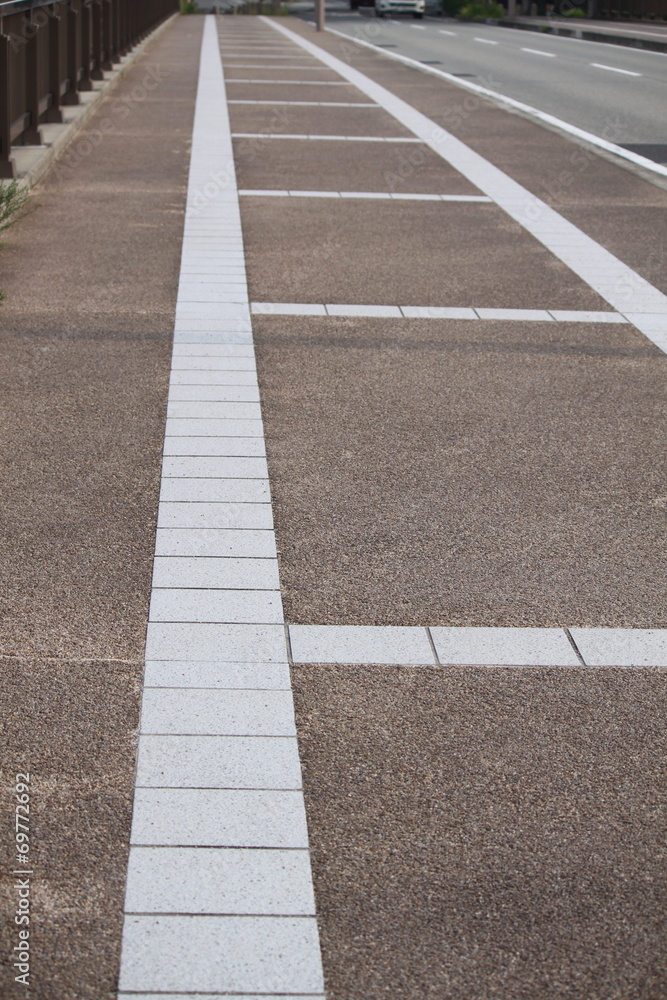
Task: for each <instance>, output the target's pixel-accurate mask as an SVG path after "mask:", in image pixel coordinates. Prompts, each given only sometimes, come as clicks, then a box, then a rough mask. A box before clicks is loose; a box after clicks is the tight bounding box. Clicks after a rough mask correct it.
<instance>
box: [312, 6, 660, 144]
mask: <svg viewBox="0 0 667 1000" xmlns="http://www.w3.org/2000/svg"><path fill="white" fill-rule="evenodd" d="M330 26H331V27H334V28H336V29H337V30H338V31H342V32H345V33H346V34H349V35H350V36H351V37H353V38H361V39H363V40H364V41H367V42H371V43H373V44H375V45H378V46H379V47H381V48H383V49H384V50H385V51H387V52H397V53H399V54H400V55H404V56H409V57H410V58H411V59H417V60H419V61H421V62H424V63H429V64H431V65H433V66H434V67H436V68H438V69H441V70H443V71H444V72H446V73H451V74H454V75H460V76H461V77H465V79H469V80H471V81H472V82H474V83H477V84H480V85H482V86H484V87H487V88H489V89H490V90H493V91H496V92H497V93H499V94H502V95H503V96H506V97H511V98H513V99H514V100H518V101H523V102H525V103H526V104H529V105H531V106H532V107H535V108H537V109H539V110H540V111H544V112H547V113H548V114H551V115H555V116H556V117H558V118H561V119H563V120H564V121H566V122H568V123H569V124H572V125H576V126H577V127H579V128H582V129H585V130H586V131H588V132H591V133H593V134H594V135H596V136H599V137H600V138H603V139H606V140H607V141H609V142H614V143H616V144H618V145H634V144H642V145H644V144H651V145H656V146H663V147H664V148H663V150H655V151H643V152H642V155H645V156H646V155H648V156H649V157H650V158H652V159H656V161H657V162H665V160H667V115H665V99H666V97H667V55H665V54H663V53H657V52H646V51H641V50H639V49H624V48H622V47H620V46H618V45H606V44H602V43H598V42H583V41H579V40H577V39H571V38H561V37H557V36H550V35H546V34H544V35H538V34H534V33H529V32H520V31H516V32H515V31H507V30H504V29H500V28H498V27H495V26H494V25H486V24H461V23H458V22H453V21H452V22H449V21H441V20H427V21H426V22H425V23H424V24H415V23H413V22H412V20H408V19H402V20H400V21H398V20H392V21H384V20H382V21H380V20H378V19H375V18H372V17H369V16H368V15H367V14H365V13H364V14H361V15H355V14H350V15H349V17H346V16H337V17H335V19H332V20H331V22H330ZM443 124H444V125H445V127H446V122H443Z"/></svg>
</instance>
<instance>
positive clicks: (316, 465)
mask: <svg viewBox="0 0 667 1000" xmlns="http://www.w3.org/2000/svg"><path fill="white" fill-rule="evenodd" d="M315 43H316V44H315ZM148 62H150V63H151V65H154V66H157V67H158V76H159V79H160V84H159V87H157V88H156V89H155V90H154V91H152V92H151V93H150V95H148V96H146V95H144V99H142V101H141V102H136V101H135V102H132V96H131V95H132V88H133V85H134V83H135V82H136V81H134V77H133V74H135V75H137V79H141V78H142V76H141V74H145V69H146V64H147V63H148ZM125 97H127V98H129V100H126V101H124V98H125ZM464 99H466V95H464V94H463V92H462V91H460V90H459V89H458V88H456V87H455V86H452V85H451V84H449V83H447V82H444V81H440V80H436V79H434V78H433V77H430V76H426V75H424V74H422V73H420V72H419V71H417V70H415V69H412V68H409V67H407V66H397V65H396V64H395V63H391V62H389V61H388V60H386V59H384V58H383V57H382V56H381V55H379V54H377V53H373V52H369V51H368V50H360V49H357V48H355V47H354V46H351V45H349V43H348V42H347V41H345V40H341V39H340V38H336V37H334V36H332V35H323V36H317V37H316V36H315V34H314V33H313V31H312V28H311V27H310V26H309V25H306V24H304V23H302V22H298V21H294V20H286V19H276V20H274V21H271V20H268V19H259V18H235V19H232V18H221V19H219V20H218V22H217V24H216V21H215V19H213V18H182V19H180V20H179V21H177V22H176V23H175V24H174V25H173V26H172V27H170V28H169V29H168V30H167V31H166V32H165V33H164V34H163V35H162V36H161V37H160V38H159V39H158V40H157V41H156V42H155V43H154V45H153V46H151V47H149V49H148V50H147V51H146V53H145V54H144V55H143V56H142V57H141V59H140V60H139V61H138V63H137V66H136V68H135V69H133V70H132V71H131V72H130V73H129V74H128V76H127V78H126V79H125V80H124V81H123V82H122V83H121V84H119V86H118V89H117V91H116V92H115V93H114V95H113V98H112V99H111V100H110V101H108V102H106V105H103V106H102V107H101V109H100V111H99V116H104V115H107V116H109V117H111V118H112V120H113V121H114V129H112V130H109V131H107V133H106V135H105V138H104V140H103V142H102V143H101V144H99V145H97V146H94V145H93V148H92V149H91V150H90V151H89V153H88V154H87V155H85V156H81V157H80V158H79V160H77V161H76V162H74V163H73V165H70V166H68V167H67V168H64V169H60V170H58V169H56V170H54V171H52V173H51V174H50V175H49V176H48V178H47V179H46V181H45V183H43V184H42V185H41V186H40V187H39V188H38V189H37V190H36V192H35V196H34V201H35V203H36V206H37V207H36V211H35V212H34V213H33V214H32V215H31V216H29V217H28V218H27V219H25V220H23V221H22V222H21V223H20V225H19V226H18V227H17V228H16V230H14V231H13V233H12V236H11V239H10V242H9V243H8V245H7V247H6V248H4V249H3V250H2V264H3V279H2V288H3V291H5V293H6V294H7V300H6V302H5V303H4V304H3V306H2V310H3V314H2V315H3V320H4V322H3V331H4V332H3V355H4V358H5V364H4V366H3V382H4V384H5V400H6V405H5V407H4V410H3V423H4V430H5V442H6V447H5V448H4V449H3V459H2V460H3V463H4V466H5V468H4V470H3V479H4V482H5V489H6V496H7V497H8V500H9V502H8V503H6V504H5V505H4V510H3V528H2V530H3V551H4V552H5V553H6V557H5V560H4V562H3V567H2V572H3V597H4V601H5V614H4V616H3V624H2V646H1V647H0V648H1V650H2V659H3V664H2V667H3V676H4V678H5V685H4V690H5V702H6V710H5V717H6V720H7V725H6V738H7V745H6V750H5V752H4V754H3V762H4V764H5V765H6V768H5V781H4V784H5V787H6V788H7V789H11V787H12V786H13V783H14V780H15V776H16V774H18V773H24V772H26V771H29V773H30V785H31V792H32V813H31V833H30V836H31V851H30V864H31V868H30V872H31V873H32V874H31V875H30V880H31V907H32V909H31V925H30V926H31V938H30V948H31V956H32V957H31V960H30V982H31V987H30V989H29V991H28V992H27V993H26V990H25V987H23V986H22V985H20V984H16V983H14V982H12V980H13V975H14V973H13V970H12V968H11V959H8V958H7V956H9V955H10V954H11V953H12V949H13V947H14V945H15V944H16V942H17V939H16V926H15V925H14V924H13V922H12V921H11V920H10V922H9V923H8V925H7V927H6V934H5V938H4V941H3V963H4V964H5V970H4V971H5V974H7V976H8V987H7V995H8V996H9V997H13V996H21V995H28V996H35V997H39V998H42V997H44V998H50V997H53V996H58V997H59V998H60V997H62V998H68V1000H69V998H70V997H71V998H95V1000H99V998H109V1000H111V998H112V997H116V995H119V996H120V997H122V998H124V1000H129V998H130V997H143V998H144V1000H156V998H157V997H158V996H160V997H170V998H171V1000H185V998H186V997H187V998H194V997H199V998H202V997H204V998H209V1000H210V998H212V997H223V996H224V997H227V998H228V1000H229V998H232V997H234V998H240V997H245V1000H257V998H258V997H260V996H261V997H264V998H269V997H277V996H281V997H291V998H296V997H299V998H301V1000H309V998H310V1000H312V998H314V997H316V996H320V997H321V996H322V995H323V994H326V996H328V997H329V998H330V1000H353V998H354V1000H356V998H358V997H361V996H363V997H364V998H370V1000H375V998H378V1000H379V998H384V997H389V996H391V997H392V998H394V997H395V998H406V1000H407V998H409V1000H413V998H414V1000H416V998H423V997H433V998H436V997H437V998H439V1000H440V998H452V1000H454V998H455V1000H464V998H465V1000H470V998H476V997H479V998H482V997H498V998H503V1000H504V998H509V997H511V998H519V997H525V998H527V1000H528V998H530V1000H533V998H535V997H544V998H549V1000H551V998H554V1000H556V998H558V1000H560V998H563V1000H572V998H577V1000H578V998H581V1000H591V998H600V1000H612V998H617V1000H630V998H633V1000H634V998H642V1000H644V998H646V1000H655V998H658V997H661V996H665V995H667V992H666V991H667V986H666V983H667V977H666V975H665V972H666V970H665V967H664V947H663V946H664V940H661V931H660V927H661V923H660V913H661V905H664V866H663V864H662V861H661V858H662V853H661V850H662V849H661V846H660V835H661V829H662V826H663V823H662V822H661V816H664V784H663V783H662V779H661V765H662V760H663V755H664V742H665V740H664V708H665V705H664V702H665V675H664V667H665V666H667V656H666V652H665V631H664V630H665V626H666V624H667V623H666V622H665V612H664V607H665V602H664V512H665V509H666V507H667V499H666V498H665V494H666V493H667V489H666V488H665V480H664V433H663V429H664V415H665V393H664V378H663V377H662V376H663V372H664V349H665V346H666V345H667V297H666V295H665V293H666V292H667V277H666V269H665V267H664V261H665V248H664V232H665V213H666V209H667V193H665V191H664V190H662V189H660V188H658V187H655V186H653V185H651V184H649V183H648V182H646V181H645V180H642V179H640V178H638V177H637V176H635V175H634V174H632V173H631V172H630V171H629V170H627V169H625V168H623V167H620V166H617V165H614V164H611V163H609V162H607V161H605V160H602V159H599V158H598V157H596V156H595V154H593V153H590V152H588V151H582V150H581V149H579V148H577V147H575V146H573V145H571V144H569V143H568V142H567V141H566V140H565V139H564V138H562V137H560V136H557V135H555V134H554V133H551V132H548V131H545V130H543V129H542V128H540V127H539V126H538V125H536V124H533V123H531V122H528V121H526V120H524V119H520V118H517V117H516V116H513V115H511V114H509V113H507V112H504V111H501V110H500V109H498V108H497V107H495V106H493V105H491V104H487V103H486V102H484V101H483V100H480V99H475V100H474V106H470V105H468V106H467V108H466V115H465V116H460V117H461V123H460V126H459V127H458V128H457V130H456V134H455V135H451V134H450V133H444V132H443V130H442V129H441V128H440V127H439V125H438V117H439V116H441V115H443V114H447V115H448V117H449V118H450V120H451V113H452V111H453V110H454V109H456V108H457V107H460V106H461V105H462V102H463V100H464ZM125 108H128V109H129V111H128V113H127V114H125V113H124V109H125ZM94 129H95V120H93V121H92V122H91V135H92V134H93V130H94ZM91 145H92V144H91ZM86 148H87V147H86ZM565 172H567V173H568V174H569V175H570V176H572V175H573V174H574V177H575V179H574V181H573V182H571V183H570V182H569V181H568V182H566V181H565V180H564V179H563V177H564V173H565ZM26 276H29V280H27V279H26ZM172 340H173V353H172V348H171V344H172ZM165 417H166V425H165ZM267 462H268V465H267ZM151 573H152V576H151ZM144 662H145V664H146V666H145V672H143V673H142V671H143V666H144ZM142 682H143V696H142ZM142 698H143V704H142V707H141V721H139V720H140V705H141V703H142ZM138 726H139V727H140V734H141V735H140V738H139V744H138V758H137V744H136V732H137V728H138ZM299 758H300V763H299ZM135 764H136V770H135ZM301 772H302V774H303V780H302V777H301ZM133 785H134V790H133ZM133 801H134V813H133V818H132V803H133ZM3 809H4V810H6V815H7V817H8V822H11V823H12V824H13V819H12V818H11V817H12V816H13V810H14V802H13V801H12V800H11V796H10V795H9V793H8V795H7V796H6V800H5V802H3ZM12 828H13V827H12ZM6 829H9V826H7V827H6ZM12 863H13V862H12ZM12 870H13V869H12ZM5 890H6V898H7V909H6V912H7V913H8V914H13V912H14V909H15V907H16V889H15V888H14V881H13V880H12V879H11V878H9V879H8V880H7V881H6V882H5ZM661 901H662V902H661ZM118 990H120V993H119V994H117V991H118Z"/></svg>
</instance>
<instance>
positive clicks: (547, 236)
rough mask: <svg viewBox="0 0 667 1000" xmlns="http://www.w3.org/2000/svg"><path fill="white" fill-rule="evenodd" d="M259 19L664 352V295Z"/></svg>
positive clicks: (334, 63)
mask: <svg viewBox="0 0 667 1000" xmlns="http://www.w3.org/2000/svg"><path fill="white" fill-rule="evenodd" d="M263 21H264V23H265V24H267V25H270V27H271V28H272V29H273V30H274V31H278V32H280V33H281V34H282V35H284V36H285V37H287V38H289V39H291V41H293V42H294V43H295V44H296V45H298V46H300V47H301V48H302V49H304V50H305V51H306V52H308V53H309V54H310V55H312V56H315V58H317V59H319V60H320V62H322V63H323V64H324V65H325V66H327V67H329V69H331V70H333V71H334V72H336V73H338V74H339V75H340V76H341V77H342V78H343V79H344V80H347V81H348V82H349V83H351V84H353V85H354V86H355V87H357V89H358V90H360V91H361V93H363V94H365V95H366V97H368V98H369V100H371V101H374V102H375V103H377V104H379V105H381V106H382V107H383V108H384V109H385V111H387V112H388V113H389V114H391V115H393V117H394V118H396V120H397V121H399V122H400V123H401V124H402V125H403V126H404V127H405V128H407V129H408V130H409V131H410V132H412V133H413V134H414V135H415V136H418V137H419V139H420V140H421V141H422V142H423V143H424V144H425V145H427V146H428V147H429V148H430V149H432V150H434V152H436V153H437V154H438V156H441V157H442V159H443V160H446V161H447V162H448V163H449V164H451V166H453V167H454V169H455V170H458V171H459V172H460V173H461V174H463V176H464V177H466V178H467V179H468V180H469V181H470V182H471V183H473V184H474V185H475V187H477V188H479V190H480V191H482V192H483V193H484V194H487V195H488V196H489V197H490V198H492V199H493V201H494V202H496V204H497V205H498V206H499V207H500V208H502V209H503V210H504V211H505V212H507V214H508V215H509V216H510V217H511V218H512V219H514V220H515V221H516V222H518V223H519V224H520V225H521V226H523V228H524V229H526V231H527V232H529V233H530V234H531V235H532V236H534V237H535V239H537V240H539V242H540V243H542V244H543V245H544V246H545V247H547V249H548V250H550V251H551V253H553V254H554V256H556V257H558V258H559V259H560V260H561V261H562V262H563V263H564V264H566V265H567V266H568V267H569V268H570V269H571V270H572V271H574V273H575V274H577V275H578V276H579V277H580V278H581V279H582V281H585V282H586V284H588V285H590V287H591V288H593V289H594V290H595V291H596V292H597V293H598V295H600V296H601V297H602V298H603V299H604V300H605V301H606V302H608V303H609V304H610V306H611V307H612V308H613V309H614V310H615V311H616V312H618V313H621V314H622V315H623V316H625V318H626V319H627V320H629V322H630V323H632V324H634V326H636V327H637V329H638V330H640V331H641V332H642V333H643V334H644V335H645V336H646V337H647V338H648V339H649V340H651V341H652V342H653V343H654V344H655V345H656V347H658V348H660V350H662V351H665V352H667V295H664V294H663V293H662V292H661V291H659V290H658V289H657V288H655V287H654V286H653V285H651V284H650V283H649V282H648V281H646V279H645V278H642V277H641V276H640V275H639V274H637V272H636V271H633V270H632V268H630V267H628V266H627V264H624V263H623V262H622V261H620V260H619V259H618V258H617V257H615V256H614V255H613V254H611V253H610V252H609V251H608V250H605V249H604V247H602V246H600V244H599V243H596V242H595V240H593V239H591V237H589V236H586V234H585V233H583V232H582V231H581V230H580V229H578V228H577V227H576V226H575V225H574V224H573V223H571V222H568V220H567V219H565V218H564V217H563V216H562V215H559V214H558V212H556V211H555V210H554V209H553V208H551V207H550V206H549V205H547V204H546V202H544V201H542V200H541V199H539V198H537V197H536V196H535V195H533V194H531V193H530V192H529V191H527V190H526V188H524V187H522V186H521V184H518V183H517V182H516V181H514V180H512V178H511V177H509V176H508V175H507V174H505V173H504V172H503V171H502V170H500V169H499V168H498V167H495V166H494V165H493V164H492V163H490V162H489V161H488V160H485V159H484V157H483V156H480V154H479V153H476V152H475V151H474V150H472V149H470V147H469V146H466V145H465V144H464V143H463V142H461V140H460V139H457V138H456V137H455V136H454V135H452V134H451V133H449V132H446V131H445V130H444V129H443V128H441V127H440V126H439V125H437V124H436V122H434V121H432V120H431V119H430V118H427V117H426V115H423V114H422V113H421V112H419V111H417V110H416V109H415V108H413V107H411V106H410V105H409V104H407V103H406V102H405V101H403V100H401V98H399V97H397V96H396V95H395V94H392V93H391V92H390V91H389V90H387V89H386V88H385V87H382V86H381V85H380V84H378V83H375V81H373V80H371V79H370V78H369V77H367V76H365V75H364V74H363V73H360V72H359V71H358V70H356V69H353V67H351V66H349V65H348V64H346V63H344V62H343V61H342V60H340V59H337V58H336V57H335V56H332V55H330V54H329V53H328V52H325V51H324V49H321V48H319V46H317V45H313V44H312V43H311V42H309V41H308V40H307V39H305V38H302V37H301V36H300V35H297V34H295V32H293V31H290V30H289V29H288V28H285V27H284V26H283V25H282V24H278V23H277V22H276V21H275V20H271V19H269V18H263ZM359 44H361V45H362V46H364V45H365V46H367V47H370V48H373V49H374V51H377V49H376V48H375V46H372V45H370V44H369V43H365V42H363V41H360V43H359Z"/></svg>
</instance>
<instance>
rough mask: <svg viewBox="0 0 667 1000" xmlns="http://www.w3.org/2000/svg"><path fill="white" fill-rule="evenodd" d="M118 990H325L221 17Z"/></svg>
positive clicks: (181, 343)
mask: <svg viewBox="0 0 667 1000" xmlns="http://www.w3.org/2000/svg"><path fill="white" fill-rule="evenodd" d="M166 430H167V433H166V438H165V448H164V460H163V468H162V482H161V492H160V505H159V512H158V530H157V537H156V548H155V561H154V569H153V590H152V595H151V606H150V612H149V625H148V632H147V638H146V674H145V685H144V695H143V703H142V714H141V731H140V737H139V750H138V764H137V787H136V794H135V804H134V817H133V824H132V835H131V846H130V857H129V865H128V878H127V890H126V899H125V922H124V929H123V943H122V957H121V970H120V994H119V996H120V997H123V996H134V997H137V996H139V997H141V996H143V997H145V998H150V997H151V996H155V995H164V994H165V993H166V994H169V995H171V996H176V997H178V995H179V994H180V995H181V996H182V997H189V996H192V995H197V996H202V995H203V996H205V995H206V994H209V995H216V996H219V995H220V994H223V995H225V996H227V997H230V996H232V995H234V994H242V995H243V996H244V997H245V998H246V1000H249V998H251V997H252V995H255V994H261V995H262V997H264V998H265V1000H266V998H268V997H271V996H275V995H280V996H282V997H289V996H290V995H298V996H299V997H300V998H306V997H311V998H312V1000H316V998H319V1000H321V998H322V997H323V993H324V987H323V980H322V968H321V959H320V951H319V941H318V933H317V924H316V922H315V915H314V914H315V901H314V896H313V885H312V876H311V870H310V857H309V853H308V834H307V829H306V818H305V808H304V802H303V792H302V789H301V775H300V769H299V760H298V751H297V744H296V730H295V722H294V706H293V699H292V691H291V687H290V679H289V668H288V663H287V646H286V642H285V627H284V619H283V610H282V603H281V597H280V585H279V579H278V563H277V554H276V545H275V538H274V533H273V522H272V516H271V502H270V501H271V498H270V492H269V482H268V470H267V466H266V459H265V457H264V456H265V447H264V433H263V425H262V419H261V411H260V407H259V389H258V385H257V371H256V367H255V357H254V350H253V346H252V332H251V323H250V309H249V304H248V291H247V284H246V277H245V263H244V254H243V240H242V233H241V217H240V211H239V202H238V193H237V190H236V181H235V173H234V164H233V151H232V141H231V133H230V128H229V119H228V113H227V105H226V99H225V86H224V78H223V73H222V66H221V61H220V52H219V48H218V38H217V31H216V27H215V19H214V18H213V17H208V18H206V20H205V27H204V36H203V41H202V50H201V64H200V75H199V88H198V92H197V103H196V110H195V122H194V131H193V143H192V158H191V165H190V178H189V186H188V198H187V208H186V221H185V232H184V238H183V250H182V262H181V278H180V284H179V293H178V299H177V305H176V321H175V332H174V350H173V360H172V376H171V383H170V390H169V400H168V411H167V425H166Z"/></svg>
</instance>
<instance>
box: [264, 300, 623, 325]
mask: <svg viewBox="0 0 667 1000" xmlns="http://www.w3.org/2000/svg"><path fill="white" fill-rule="evenodd" d="M250 311H251V312H252V314H253V315H255V316H378V317H385V318H392V317H393V318H395V319H398V318H401V317H405V318H406V319H483V320H502V321H507V320H513V321H516V322H533V323H538V322H539V323H553V322H554V320H557V321H558V322H560V323H628V322H629V320H627V319H626V318H625V316H622V315H621V314H620V313H616V312H591V311H590V310H588V311H581V312H577V311H576V310H566V311H564V310H558V309H555V310H554V309H480V308H475V309H472V308H464V307H462V306H390V305H353V304H349V305H343V304H333V303H315V302H251V303H250Z"/></svg>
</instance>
